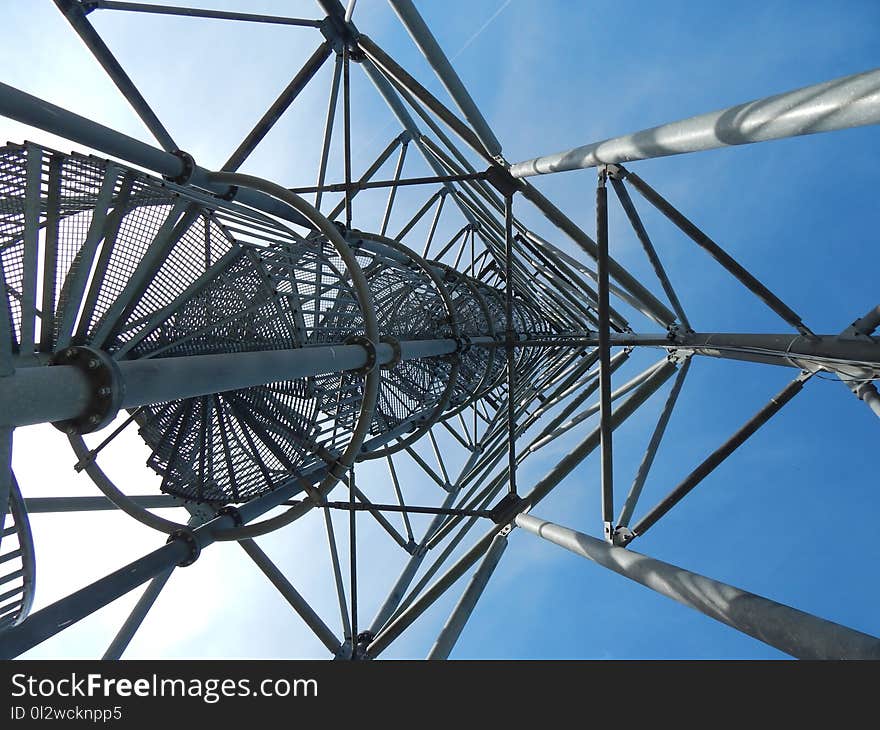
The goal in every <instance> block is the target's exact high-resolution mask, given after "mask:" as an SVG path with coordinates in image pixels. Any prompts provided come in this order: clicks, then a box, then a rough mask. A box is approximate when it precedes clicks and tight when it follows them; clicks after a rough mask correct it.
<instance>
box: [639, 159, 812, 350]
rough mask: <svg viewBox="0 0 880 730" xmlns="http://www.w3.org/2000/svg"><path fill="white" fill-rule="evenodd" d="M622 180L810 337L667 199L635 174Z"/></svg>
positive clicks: (787, 310) (793, 316)
mask: <svg viewBox="0 0 880 730" xmlns="http://www.w3.org/2000/svg"><path fill="white" fill-rule="evenodd" d="M624 176H625V178H626V179H627V180H628V181H629V182H630V184H631V185H632V186H633V187H634V188H635V189H636V190H638V191H639V192H640V193H641V194H642V195H643V196H644V197H645V199H646V200H647V201H648V202H650V203H651V205H653V206H654V207H655V208H657V210H659V211H660V212H661V213H663V215H665V216H666V217H667V218H669V220H671V221H672V222H673V223H674V224H675V225H676V226H678V227H679V228H680V229H681V230H682V232H684V234H685V235H687V236H688V237H689V238H690V239H691V240H692V241H693V242H694V243H696V244H697V245H698V246H699V247H700V248H702V249H703V250H705V251H706V252H707V253H708V254H709V255H710V256H711V257H712V258H713V259H715V260H716V261H717V262H718V263H719V264H721V265H722V266H723V267H724V268H725V269H727V271H729V272H730V273H731V274H732V275H733V276H734V277H736V279H737V280H738V281H739V282H740V283H741V284H742V285H743V286H745V287H746V288H747V289H748V290H749V291H751V292H752V294H754V295H755V296H756V297H758V299H760V300H761V301H762V302H764V304H766V305H767V306H768V307H770V309H772V310H773V311H774V312H776V314H778V315H779V316H780V317H782V319H784V320H785V321H786V322H788V323H789V324H790V325H791V326H792V327H794V328H795V329H796V330H797V331H798V332H800V333H801V334H812V333H811V332H810V330H809V329H807V328H806V327H805V326H804V323H803V322H802V321H801V318H800V317H799V316H798V314H797V313H796V312H795V311H794V310H793V309H791V307H789V306H788V305H787V304H785V302H783V301H782V300H781V299H780V298H779V297H777V296H776V295H775V294H774V293H773V292H772V291H770V290H769V289H768V288H767V287H766V286H764V285H763V284H762V283H761V282H760V281H758V280H757V279H756V278H755V277H754V276H753V275H752V274H751V273H750V272H749V271H748V270H747V269H745V268H744V267H743V266H742V265H741V264H740V263H739V262H738V261H736V260H735V259H734V258H733V257H732V256H731V255H730V254H729V253H727V252H726V251H725V250H724V249H723V248H721V246H719V245H718V244H717V243H715V241H713V240H712V239H711V238H709V236H707V235H706V234H705V233H703V232H702V231H701V230H700V229H699V228H697V227H696V226H695V225H694V224H693V223H691V221H689V220H688V219H687V218H686V217H685V216H684V215H682V214H681V212H679V211H678V210H677V209H676V208H675V207H674V206H673V205H672V204H671V203H670V202H669V201H668V200H666V198H664V197H663V196H662V195H660V193H658V192H657V191H656V190H654V188H652V187H651V186H650V185H648V183H646V182H645V181H644V180H642V178H640V177H639V176H638V175H636V174H635V173H631V172H628V171H627V172H624Z"/></svg>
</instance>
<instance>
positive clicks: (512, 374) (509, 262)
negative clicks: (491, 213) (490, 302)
mask: <svg viewBox="0 0 880 730" xmlns="http://www.w3.org/2000/svg"><path fill="white" fill-rule="evenodd" d="M504 318H505V323H504V352H505V355H506V357H507V463H508V483H509V489H508V491H509V492H510V494H516V412H515V408H514V402H513V393H514V388H515V386H516V368H515V365H514V362H513V195H512V194H508V195H505V196H504Z"/></svg>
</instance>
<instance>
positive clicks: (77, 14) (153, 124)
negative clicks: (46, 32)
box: [55, 0, 177, 152]
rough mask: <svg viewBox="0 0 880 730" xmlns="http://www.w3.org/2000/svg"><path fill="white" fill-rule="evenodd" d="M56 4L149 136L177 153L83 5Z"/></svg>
mask: <svg viewBox="0 0 880 730" xmlns="http://www.w3.org/2000/svg"><path fill="white" fill-rule="evenodd" d="M55 5H57V6H58V9H59V10H60V11H61V12H62V13H63V15H64V17H65V18H67V21H68V22H69V23H70V24H71V26H73V29H74V30H75V31H76V32H77V35H79V37H80V38H81V39H82V42H83V43H85V44H86V47H87V48H88V49H89V50H90V51H91V52H92V55H93V56H94V57H95V58H96V59H97V61H98V63H100V64H101V66H103V67H104V70H105V71H106V72H107V75H108V76H109V77H110V79H111V80H112V81H113V83H114V84H116V87H117V88H118V89H119V91H120V92H122V95H123V96H124V97H125V99H126V101H128V103H129V104H131V106H132V108H133V109H134V110H135V112H136V113H137V115H138V116H139V117H140V118H141V121H142V122H143V123H144V125H145V126H146V127H147V129H148V130H150V134H152V135H153V137H155V138H156V141H157V142H158V143H159V144H160V145H162V147H163V149H165V151H166V152H174V151H175V150H176V149H177V144H176V143H175V141H174V140H173V139H171V135H170V134H168V130H166V129H165V127H164V126H163V125H162V122H160V121H159V118H158V117H157V116H156V115H155V113H154V112H153V110H152V109H150V105H149V104H147V101H146V99H144V97H143V96H141V92H140V91H138V89H137V87H136V86H135V85H134V83H132V80H131V79H130V78H128V74H126V73H125V71H124V70H123V68H122V66H120V65H119V61H117V60H116V58H115V57H114V56H113V54H112V53H111V52H110V49H109V48H107V45H106V44H105V43H104V41H103V40H101V36H99V35H98V33H97V32H96V31H95V29H94V28H92V24H91V23H90V22H89V21H88V19H87V18H86V13H85V10H84V9H83V6H82V5H81V4H80V3H78V2H76V0H55Z"/></svg>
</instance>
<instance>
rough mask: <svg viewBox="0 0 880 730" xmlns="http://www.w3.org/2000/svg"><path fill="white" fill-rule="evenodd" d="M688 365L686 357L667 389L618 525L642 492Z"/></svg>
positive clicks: (629, 514) (626, 520)
mask: <svg viewBox="0 0 880 730" xmlns="http://www.w3.org/2000/svg"><path fill="white" fill-rule="evenodd" d="M690 366H691V359H690V358H688V359H687V360H685V361H684V364H683V365H682V366H681V368H680V369H679V371H678V375H676V376H675V382H674V383H673V384H672V390H670V391H669V396H668V397H667V398H666V404H665V405H664V406H663V412H662V413H661V414H660V418H658V419H657V425H656V426H655V427H654V433H652V434H651V440H650V441H649V442H648V448H646V449H645V455H644V457H642V463H641V464H639V470H638V472H636V476H635V479H633V483H632V486H631V487H630V488H629V494H627V495H626V501H625V502H624V503H623V507H622V508H621V510H620V515H619V516H618V518H617V524H618V525H622V526H623V527H626V526H628V525H629V520H630V518H631V517H632V514H633V510H635V508H636V504H637V503H638V501H639V497H640V496H641V494H642V488H643V487H644V486H645V480H646V479H647V478H648V472H649V471H650V470H651V465H652V464H653V463H654V457H655V456H656V454H657V449H658V448H660V442H661V441H662V440H663V434H664V433H665V432H666V426H667V424H668V423H669V418H670V416H672V410H673V409H674V408H675V402H676V401H677V400H678V394H679V393H680V392H681V386H682V385H684V379H685V376H687V372H688V370H689V369H690Z"/></svg>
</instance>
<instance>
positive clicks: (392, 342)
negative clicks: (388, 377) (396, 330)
mask: <svg viewBox="0 0 880 730" xmlns="http://www.w3.org/2000/svg"><path fill="white" fill-rule="evenodd" d="M379 342H383V343H385V344H386V345H389V346H390V347H391V351H392V352H393V353H394V356H393V357H392V358H391V361H390V362H386V363H382V364H381V365H380V366H379V368H380V369H382V370H393V369H394V368H396V367H397V364H398V363H399V362H400V358H401V354H402V353H401V349H400V340H398V339H397V338H396V337H392V336H391V335H382V336H381V337H380V338H379Z"/></svg>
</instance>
